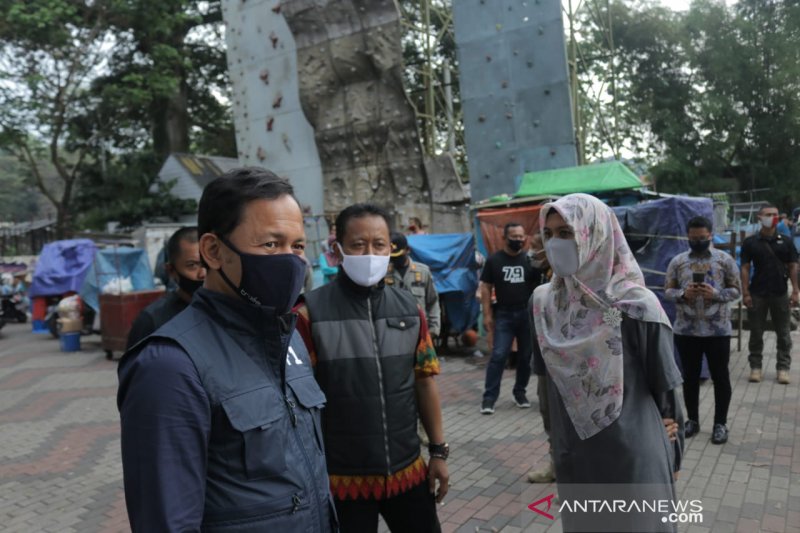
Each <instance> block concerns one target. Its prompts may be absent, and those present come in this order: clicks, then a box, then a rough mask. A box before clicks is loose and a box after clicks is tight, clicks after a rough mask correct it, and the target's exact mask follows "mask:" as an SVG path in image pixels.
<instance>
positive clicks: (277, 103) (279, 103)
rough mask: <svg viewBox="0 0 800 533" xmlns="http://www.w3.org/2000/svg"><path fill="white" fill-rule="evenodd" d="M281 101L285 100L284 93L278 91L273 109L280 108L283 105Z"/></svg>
mask: <svg viewBox="0 0 800 533" xmlns="http://www.w3.org/2000/svg"><path fill="white" fill-rule="evenodd" d="M281 102H283V95H282V94H281V93H278V94H277V95H276V96H275V98H274V99H273V100H272V109H278V108H279V107H280V106H281Z"/></svg>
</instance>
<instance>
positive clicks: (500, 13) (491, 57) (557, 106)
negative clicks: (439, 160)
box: [453, 0, 577, 202]
mask: <svg viewBox="0 0 800 533" xmlns="http://www.w3.org/2000/svg"><path fill="white" fill-rule="evenodd" d="M453 11H454V24H455V35H456V44H457V46H458V60H459V81H460V87H461V100H462V105H463V110H464V128H465V134H466V145H467V159H468V164H469V174H470V189H471V194H472V200H473V202H476V201H480V200H483V199H486V198H488V197H490V196H494V195H496V194H500V193H509V194H512V193H514V192H515V191H516V190H517V186H518V184H519V178H520V176H521V175H522V174H524V173H525V172H529V171H536V170H545V169H551V168H561V167H568V166H574V165H577V154H576V149H575V135H574V131H573V124H572V111H571V105H570V92H569V81H568V74H567V61H566V49H565V42H564V27H563V22H562V17H561V2H560V0H453Z"/></svg>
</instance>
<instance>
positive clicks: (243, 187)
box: [197, 167, 300, 237]
mask: <svg viewBox="0 0 800 533" xmlns="http://www.w3.org/2000/svg"><path fill="white" fill-rule="evenodd" d="M286 195H289V196H291V197H292V198H294V199H295V201H297V198H295V196H294V189H293V188H292V185H291V184H290V183H289V182H288V181H287V180H285V179H283V178H279V177H278V176H276V175H275V174H274V173H272V172H270V171H269V170H266V169H263V168H258V167H243V168H235V169H233V170H229V171H228V172H226V173H225V174H223V175H222V176H220V177H218V178H216V179H215V180H214V181H212V182H211V183H209V184H208V185H206V188H205V189H203V196H202V197H201V198H200V205H199V206H198V208H197V229H198V233H199V234H200V235H201V236H202V235H205V234H206V233H215V234H217V235H220V236H222V237H227V236H228V235H230V234H231V233H232V232H233V230H235V229H236V226H238V225H239V223H240V222H241V219H242V213H243V212H244V208H245V206H246V205H247V204H248V203H249V202H252V201H253V200H275V199H277V198H280V197H281V196H286ZM297 205H298V207H299V205H300V203H299V202H298V204H297Z"/></svg>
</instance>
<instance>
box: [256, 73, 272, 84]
mask: <svg viewBox="0 0 800 533" xmlns="http://www.w3.org/2000/svg"><path fill="white" fill-rule="evenodd" d="M258 77H259V79H261V81H263V82H264V84H265V85H269V70H267V69H264V70H262V71H261V73H260V74H259V75H258Z"/></svg>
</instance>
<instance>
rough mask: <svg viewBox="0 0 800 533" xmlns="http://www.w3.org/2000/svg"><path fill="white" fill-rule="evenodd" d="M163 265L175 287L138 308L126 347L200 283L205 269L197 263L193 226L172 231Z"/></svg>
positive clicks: (182, 304) (173, 311)
mask: <svg viewBox="0 0 800 533" xmlns="http://www.w3.org/2000/svg"><path fill="white" fill-rule="evenodd" d="M165 268H166V271H167V274H168V275H169V277H170V279H171V280H172V281H174V282H175V283H176V285H177V286H178V288H177V289H176V290H175V291H171V292H168V293H166V294H165V295H164V296H163V297H162V298H159V299H158V300H156V301H155V302H153V303H151V304H150V305H148V306H147V307H145V308H144V309H142V311H141V312H140V313H139V316H138V317H136V320H135V321H134V323H133V326H131V331H130V332H129V333H128V346H127V348H126V349H130V348H131V347H132V346H133V345H134V344H136V343H137V342H139V341H140V340H142V339H144V338H145V337H147V336H148V335H150V334H151V333H153V332H154V331H155V330H157V329H158V328H160V327H161V326H163V325H164V324H166V323H167V322H169V321H170V320H171V319H172V317H174V316H175V315H177V314H178V313H180V312H181V311H183V310H184V309H186V306H187V305H189V302H190V301H191V300H192V295H193V294H194V291H196V290H197V289H199V288H200V287H202V286H203V280H204V279H205V277H206V269H205V267H203V265H202V264H201V263H200V245H199V244H198V236H197V228H196V227H187V228H181V229H179V230H178V231H176V232H175V233H173V234H172V236H171V237H170V238H169V241H168V242H167V262H166V265H165Z"/></svg>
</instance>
